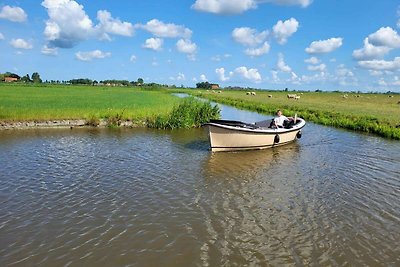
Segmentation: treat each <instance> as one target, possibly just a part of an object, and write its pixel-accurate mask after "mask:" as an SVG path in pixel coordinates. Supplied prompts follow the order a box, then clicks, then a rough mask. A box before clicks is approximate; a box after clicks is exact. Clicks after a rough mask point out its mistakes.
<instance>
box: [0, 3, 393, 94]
mask: <svg viewBox="0 0 400 267" xmlns="http://www.w3.org/2000/svg"><path fill="white" fill-rule="evenodd" d="M6 71H9V72H14V73H17V74H19V75H26V74H30V75H31V74H32V73H33V72H39V73H40V76H41V78H42V79H43V80H70V79H76V78H89V79H93V80H97V81H101V80H106V79H121V80H129V81H136V80H137V79H138V78H143V79H144V81H145V82H155V83H160V84H168V85H176V86H181V85H183V86H189V87H195V86H196V83H198V82H204V81H208V82H210V83H217V84H219V85H220V86H222V87H227V86H240V87H251V88H260V89H273V90H282V89H284V88H289V89H294V90H317V89H319V90H324V91H333V90H339V91H362V92H387V91H393V92H400V2H399V1H394V0H382V1H376V0H168V1H164V0H158V1H157V0H134V1H111V0H97V1H90V0H42V1H35V0H18V1H15V0H0V73H4V72H6Z"/></svg>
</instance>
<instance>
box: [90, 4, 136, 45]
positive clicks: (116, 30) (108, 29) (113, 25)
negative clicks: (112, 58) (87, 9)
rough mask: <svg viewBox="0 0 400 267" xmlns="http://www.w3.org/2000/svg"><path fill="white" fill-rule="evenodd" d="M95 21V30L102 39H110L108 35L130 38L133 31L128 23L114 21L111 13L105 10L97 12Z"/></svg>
mask: <svg viewBox="0 0 400 267" xmlns="http://www.w3.org/2000/svg"><path fill="white" fill-rule="evenodd" d="M97 19H98V20H99V22H100V23H99V24H98V25H97V26H96V30H98V31H100V33H101V34H103V36H104V37H103V38H105V39H110V37H109V36H108V34H116V35H122V36H132V35H133V32H134V29H133V25H132V24H131V23H129V22H122V21H121V20H119V19H114V18H113V17H112V16H111V13H110V12H108V11H106V10H100V11H97Z"/></svg>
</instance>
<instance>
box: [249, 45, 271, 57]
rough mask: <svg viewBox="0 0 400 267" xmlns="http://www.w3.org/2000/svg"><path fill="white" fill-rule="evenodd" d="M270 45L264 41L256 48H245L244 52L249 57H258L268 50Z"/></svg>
mask: <svg viewBox="0 0 400 267" xmlns="http://www.w3.org/2000/svg"><path fill="white" fill-rule="evenodd" d="M269 49H270V45H269V44H268V42H265V43H264V44H263V45H262V46H261V47H258V48H247V49H246V50H245V51H244V53H245V54H246V55H248V56H250V57H260V56H262V55H264V54H267V53H268V52H269Z"/></svg>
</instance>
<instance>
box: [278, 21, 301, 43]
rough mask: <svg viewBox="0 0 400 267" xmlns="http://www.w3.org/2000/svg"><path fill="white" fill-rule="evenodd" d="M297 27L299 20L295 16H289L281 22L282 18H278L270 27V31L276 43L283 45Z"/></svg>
mask: <svg viewBox="0 0 400 267" xmlns="http://www.w3.org/2000/svg"><path fill="white" fill-rule="evenodd" d="M298 27H299V22H298V21H297V20H296V19H295V18H290V19H288V20H285V21H283V22H282V20H279V21H278V22H277V23H276V24H275V25H274V26H273V27H272V31H273V35H274V37H275V38H276V39H277V41H278V43H279V44H281V45H283V44H285V43H286V42H287V39H288V38H289V37H290V36H292V35H293V34H294V33H295V32H296V31H297V28H298Z"/></svg>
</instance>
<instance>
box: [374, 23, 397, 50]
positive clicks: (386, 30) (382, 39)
mask: <svg viewBox="0 0 400 267" xmlns="http://www.w3.org/2000/svg"><path fill="white" fill-rule="evenodd" d="M368 39H369V42H370V43H371V44H372V45H374V46H386V47H389V48H400V35H399V34H398V33H397V32H396V31H395V30H393V29H392V28H391V27H382V28H380V29H379V30H378V31H376V32H374V33H372V34H370V35H369V36H368Z"/></svg>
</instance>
